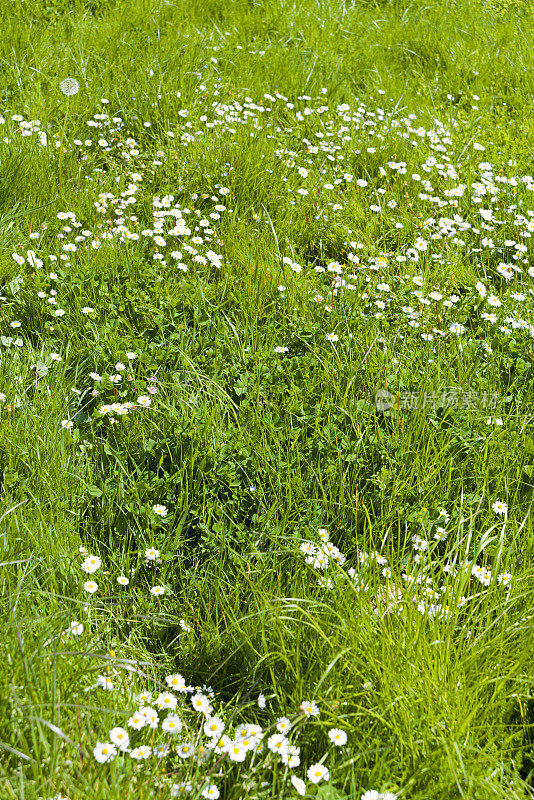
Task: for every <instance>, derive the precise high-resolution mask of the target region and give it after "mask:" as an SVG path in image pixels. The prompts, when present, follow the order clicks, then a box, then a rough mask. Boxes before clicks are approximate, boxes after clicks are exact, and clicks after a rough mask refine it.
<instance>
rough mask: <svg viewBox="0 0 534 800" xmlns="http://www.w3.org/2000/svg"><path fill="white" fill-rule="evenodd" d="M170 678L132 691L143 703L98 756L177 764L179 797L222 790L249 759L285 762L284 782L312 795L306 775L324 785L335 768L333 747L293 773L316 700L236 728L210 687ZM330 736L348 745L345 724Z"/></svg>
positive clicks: (390, 799)
mask: <svg viewBox="0 0 534 800" xmlns="http://www.w3.org/2000/svg"><path fill="white" fill-rule="evenodd" d="M165 683H166V687H165V690H164V691H161V692H159V693H157V694H156V693H153V692H151V691H142V692H141V693H139V694H137V695H136V696H135V697H134V700H135V702H136V704H137V706H138V707H137V708H136V710H134V711H133V712H132V713H131V714H130V715H129V716H128V719H127V721H126V723H125V725H124V727H114V728H112V729H111V730H110V731H109V733H108V736H107V741H105V742H101V741H99V742H97V743H96V745H95V747H94V750H93V754H94V757H95V759H96V761H98V762H99V763H101V764H105V763H108V762H110V761H113V760H115V759H116V758H117V757H118V756H121V757H129V758H130V759H133V760H134V761H147V760H148V759H154V758H156V759H168V760H169V762H171V764H172V767H171V769H170V771H171V770H172V772H173V773H174V774H176V773H181V775H182V776H183V780H182V781H181V782H179V783H176V782H173V781H171V780H170V779H167V784H168V786H169V788H170V791H171V796H174V797H181V796H188V795H189V794H190V793H193V792H197V793H198V792H199V791H200V795H201V796H202V797H204V798H217V797H219V793H220V790H219V788H218V785H217V784H218V783H219V782H220V781H221V780H224V777H225V775H226V774H227V772H228V770H229V769H230V768H231V767H232V765H234V764H242V763H244V762H245V761H247V762H248V770H247V774H248V775H250V774H251V773H252V772H253V771H254V769H256V768H258V769H264V768H269V767H271V768H272V766H273V765H274V764H275V762H279V763H281V765H282V766H283V767H284V771H283V773H282V774H283V778H282V781H283V782H284V783H286V782H287V783H290V784H291V785H292V787H293V788H294V790H295V791H296V792H297V794H299V795H305V794H306V792H307V785H308V784H307V782H308V783H309V784H319V783H322V782H328V781H329V780H330V778H331V771H330V769H329V767H328V766H327V765H326V763H325V762H326V760H327V758H328V754H329V751H328V750H327V751H326V753H325V755H324V756H323V758H322V759H321V760H320V761H319V762H317V763H314V764H310V765H309V766H308V767H307V768H306V769H305V778H302V777H299V776H298V775H297V774H296V772H295V770H297V769H298V768H299V767H302V764H301V751H300V747H299V746H298V745H297V744H296V738H297V735H298V732H299V731H300V730H301V729H302V728H303V726H306V725H308V726H309V725H312V724H313V722H314V720H315V719H317V718H318V717H319V716H320V710H319V707H318V705H317V703H316V702H315V701H312V700H304V701H303V702H302V703H301V704H300V707H299V709H298V710H297V711H296V713H295V714H294V715H293V716H292V717H291V718H290V717H286V716H280V717H278V718H276V720H274V721H273V722H272V723H270V724H269V725H268V726H267V727H265V726H262V725H259V724H257V723H256V722H245V723H240V724H238V725H236V726H235V727H234V728H233V730H232V731H230V730H228V723H227V722H226V721H225V719H224V712H223V713H219V714H216V713H215V709H214V701H215V695H214V692H213V690H212V689H211V688H210V687H194V686H188V685H187V684H186V681H185V679H184V678H183V676H182V675H180V674H179V673H176V674H172V675H167V677H166V678H165ZM257 705H258V707H259V709H260V710H261V711H264V710H265V708H266V705H267V700H266V698H265V697H264V696H263V695H260V696H259V697H258V700H257ZM127 713H129V712H127ZM326 738H327V744H328V745H329V746H330V747H333V748H343V747H344V746H345V745H346V744H347V733H346V731H344V730H342V729H340V728H329V729H328V731H327V735H326ZM199 765H201V767H202V770H199ZM199 772H201V773H202V774H200V775H199ZM375 797H376V798H384V800H395V798H396V795H394V794H392V793H391V792H389V793H385V794H380V793H377V792H375V793H374V794H373V790H370V791H367V792H366V793H364V794H363V795H362V800H369V799H370V798H371V800H372V798H375Z"/></svg>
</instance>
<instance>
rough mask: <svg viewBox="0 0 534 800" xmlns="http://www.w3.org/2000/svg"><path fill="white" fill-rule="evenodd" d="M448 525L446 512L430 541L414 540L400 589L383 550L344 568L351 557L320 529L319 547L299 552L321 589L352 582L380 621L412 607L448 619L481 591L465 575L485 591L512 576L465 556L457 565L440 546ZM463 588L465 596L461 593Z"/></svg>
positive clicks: (363, 553)
mask: <svg viewBox="0 0 534 800" xmlns="http://www.w3.org/2000/svg"><path fill="white" fill-rule="evenodd" d="M495 505H497V503H495V504H494V510H495V511H496V513H499V514H501V513H503V512H502V511H501V510H497V509H496V508H495ZM501 505H504V504H501ZM449 521H450V514H449V513H448V512H447V511H446V510H444V509H441V510H439V511H438V512H437V516H436V519H435V520H434V521H433V522H432V524H431V525H430V526H429V529H430V536H431V538H429V535H428V533H427V536H425V537H423V536H420V535H419V534H414V535H413V536H412V540H411V545H412V549H413V553H412V555H411V556H410V557H409V558H408V561H407V564H406V566H405V570H404V571H403V572H402V574H401V575H398V576H397V577H396V580H397V582H398V583H397V584H396V583H395V577H394V572H393V569H392V568H391V566H389V565H388V558H387V556H386V555H385V554H384V553H380V552H378V551H372V552H368V551H363V550H360V551H358V553H357V557H356V566H351V567H348V568H347V569H339V567H342V566H343V565H344V564H345V562H346V557H345V555H344V554H343V553H342V552H341V551H340V550H339V548H338V547H337V546H336V545H335V544H334V543H333V542H332V541H331V540H330V534H329V532H328V530H327V529H326V528H319V530H318V539H319V542H313V541H304V542H302V544H301V545H300V553H301V555H302V557H303V558H304V559H305V562H306V563H307V564H309V565H310V566H311V567H312V568H313V569H314V570H316V571H317V572H319V576H318V583H319V585H320V586H322V587H324V588H326V589H332V588H333V587H334V585H335V584H336V583H337V582H339V581H340V580H341V581H343V582H348V583H349V584H351V585H352V586H353V588H354V589H355V590H356V591H358V592H362V593H364V594H366V595H367V596H368V598H369V605H370V608H372V610H373V611H374V613H375V614H376V615H377V616H383V615H385V614H389V613H392V612H394V613H398V614H401V613H402V612H403V611H404V610H405V608H406V607H407V604H408V603H410V604H414V605H415V606H416V607H417V609H418V611H419V612H420V613H421V614H422V615H426V616H428V617H433V618H437V617H441V618H444V619H447V618H450V617H451V615H452V611H453V608H454V607H455V606H456V607H457V608H464V607H465V606H467V605H468V603H469V600H470V599H471V598H472V597H473V596H475V595H476V586H474V585H472V584H471V581H469V580H467V581H466V580H465V576H467V577H471V578H473V579H475V580H476V582H477V583H479V584H482V586H483V587H486V588H487V587H489V586H490V585H495V586H498V587H507V586H509V584H510V583H511V581H512V577H513V576H512V574H511V573H510V572H500V573H499V574H497V575H494V574H493V573H492V571H491V569H489V568H488V566H487V565H483V564H477V563H476V562H474V561H473V560H472V559H469V558H468V557H466V556H465V557H459V556H458V555H457V554H456V556H454V557H452V560H451V559H450V558H449V559H446V558H445V556H444V554H443V552H441V553H440V551H439V549H438V547H439V544H440V543H441V542H443V541H445V539H447V538H448V536H449V531H448V530H447V527H446V526H447V524H448V523H449ZM455 579H458V580H457V581H455ZM459 586H461V588H462V590H463V591H464V592H465V593H464V594H462V593H459ZM471 589H472V590H473V591H472V593H470V590H471Z"/></svg>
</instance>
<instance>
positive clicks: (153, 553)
mask: <svg viewBox="0 0 534 800" xmlns="http://www.w3.org/2000/svg"><path fill="white" fill-rule="evenodd" d="M152 512H153V514H154V516H155V517H159V518H160V519H164V518H165V517H166V516H167V515H168V513H169V512H168V509H167V506H164V505H162V504H161V503H155V504H154V505H153V506H152ZM79 552H80V554H81V555H82V556H83V557H84V560H83V561H82V564H81V569H82V570H83V572H85V573H86V574H87V575H94V574H95V573H96V572H98V570H99V569H100V568H101V567H102V559H101V558H100V556H97V555H94V554H92V553H89V552H88V550H87V548H86V547H85V546H84V545H82V546H81V547H80V550H79ZM144 563H145V565H146V566H151V565H152V566H153V567H154V574H155V573H156V570H157V568H158V566H159V565H161V563H162V559H161V552H160V551H159V550H158V549H156V548H155V547H148V548H146V549H145V552H144ZM105 574H106V575H108V574H109V573H108V572H106V573H105ZM116 582H117V584H118V585H119V586H128V585H129V583H130V578H128V577H127V576H126V575H118V576H117V578H116ZM83 588H84V590H85V591H86V592H87V593H88V594H90V595H92V594H95V592H98V590H99V586H98V583H97V582H96V581H95V580H93V579H89V580H86V581H85V582H84V584H83ZM165 591H166V587H165V586H160V585H154V586H152V587H151V588H150V594H151V595H152V596H153V597H161V596H162V595H164V594H165ZM181 627H182V628H183V629H184V630H190V628H189V626H188V625H187V623H186V622H185V621H184V620H181ZM69 630H70V633H73V634H80V633H82V631H83V625H81V624H80V623H79V622H78V621H74V622H73V623H71V627H70V629H69Z"/></svg>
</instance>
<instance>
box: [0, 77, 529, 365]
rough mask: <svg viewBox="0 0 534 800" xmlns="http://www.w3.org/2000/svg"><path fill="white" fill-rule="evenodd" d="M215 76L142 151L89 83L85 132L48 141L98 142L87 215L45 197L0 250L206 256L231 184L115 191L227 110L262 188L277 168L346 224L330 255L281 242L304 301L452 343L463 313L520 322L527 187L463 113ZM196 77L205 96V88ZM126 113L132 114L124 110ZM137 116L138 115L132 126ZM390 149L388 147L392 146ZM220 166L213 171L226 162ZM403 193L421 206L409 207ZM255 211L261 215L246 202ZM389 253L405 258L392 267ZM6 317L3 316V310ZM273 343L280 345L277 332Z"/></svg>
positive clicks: (226, 119)
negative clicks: (20, 247) (406, 110)
mask: <svg viewBox="0 0 534 800" xmlns="http://www.w3.org/2000/svg"><path fill="white" fill-rule="evenodd" d="M220 90H221V86H220V85H219V84H218V83H216V82H215V83H212V84H211V85H210V86H206V85H204V84H202V83H200V84H199V86H198V87H197V90H196V91H197V92H199V93H200V94H202V97H203V98H204V103H205V109H206V113H203V114H197V112H196V111H195V108H193V107H190V108H182V109H180V110H179V111H178V112H177V119H176V124H175V126H174V128H173V129H171V130H169V131H167V132H166V134H165V138H164V140H163V141H162V142H161V144H160V147H161V149H160V150H158V151H157V152H156V156H157V158H156V159H154V158H153V150H152V149H150V150H146V151H145V150H144V141H145V140H144V137H143V134H142V132H139V133H137V134H135V135H134V133H133V132H132V131H128V127H129V126H130V127H131V126H132V125H134V121H133V120H131V121H129V122H128V121H125V120H124V119H123V118H122V117H120V116H116V115H115V116H113V115H112V114H110V113H108V111H107V106H108V104H109V101H108V100H107V99H106V98H102V100H101V105H102V106H103V109H102V111H99V112H98V113H95V114H94V115H93V117H92V118H91V119H89V120H87V123H86V124H87V126H88V127H89V128H90V129H92V130H94V131H95V132H98V135H99V137H100V138H98V140H97V142H95V141H93V139H92V138H91V139H88V138H86V139H81V138H77V139H72V141H69V140H67V141H64V142H63V144H64V146H66V147H67V148H70V149H72V150H73V151H75V152H77V154H78V158H79V159H80V160H81V161H82V163H85V162H86V163H87V164H88V165H89V164H91V159H92V158H94V156H93V153H94V150H95V147H97V148H98V159H96V160H97V161H98V164H99V166H95V167H93V168H92V174H88V175H86V176H85V178H86V181H87V182H88V183H87V192H89V194H91V192H92V191H94V192H95V199H94V200H93V205H94V208H95V213H96V214H97V215H98V216H100V217H102V219H100V220H98V219H96V220H89V219H86V220H78V219H77V216H76V213H75V212H74V211H62V212H59V214H58V215H57V216H58V218H59V220H60V221H62V222H64V223H65V224H64V225H63V226H62V228H61V229H59V230H56V229H55V228H54V227H50V228H49V227H48V224H47V223H44V224H43V225H42V227H41V229H39V230H36V231H34V232H31V233H30V234H29V235H30V238H31V239H33V240H34V241H33V242H32V246H31V248H30V249H28V250H27V251H26V253H25V254H22V253H13V258H14V259H15V260H16V261H17V263H18V264H19V265H21V266H22V265H24V264H27V265H28V266H29V267H30V268H33V269H35V270H39V269H42V267H43V264H44V261H45V259H46V258H47V257H48V258H49V259H52V260H54V261H57V260H58V259H59V260H60V261H61V260H62V261H63V264H64V265H65V266H66V265H68V264H69V262H70V260H71V259H72V258H76V257H77V254H78V251H80V250H83V249H84V248H87V247H88V248H89V249H98V248H100V247H101V246H103V245H105V244H106V243H109V244H111V245H113V247H116V246H128V247H132V246H135V247H139V248H142V250H143V252H144V253H145V255H146V257H147V258H150V259H152V260H154V261H155V262H157V263H158V268H162V269H164V268H167V269H177V270H182V271H184V272H186V271H188V270H190V269H192V268H193V267H194V268H195V269H199V268H200V269H202V268H205V269H206V268H210V267H215V268H216V269H221V268H222V266H223V263H224V258H223V255H222V254H221V253H219V252H216V251H215V250H213V249H212V247H211V243H212V242H215V243H218V244H219V245H221V246H224V241H223V239H221V235H222V234H221V230H220V229H219V224H220V220H221V219H222V215H223V214H224V213H225V212H226V211H227V210H228V209H227V200H228V197H229V196H231V190H230V189H229V188H228V187H227V186H224V185H223V184H221V183H216V184H213V185H212V188H211V189H209V190H208V191H206V192H204V193H202V194H199V193H193V194H191V195H190V197H189V200H188V202H190V204H193V205H194V204H195V203H196V204H197V207H196V208H194V207H193V208H190V207H188V205H187V204H184V203H183V202H182V201H180V202H178V200H177V196H178V195H180V196H182V195H183V193H184V192H183V187H182V186H177V187H176V190H175V194H166V195H153V196H152V200H151V206H152V216H151V219H147V218H144V217H143V216H142V214H141V212H139V213H140V214H141V216H138V215H137V214H133V213H130V212H132V211H133V210H134V209H133V208H131V206H136V204H137V205H140V203H139V201H140V200H141V199H143V201H144V200H145V199H147V198H146V197H145V193H144V192H143V188H142V187H143V181H145V180H146V179H148V178H150V179H151V180H154V178H155V177H156V176H157V170H158V168H159V167H160V166H161V165H163V164H165V163H166V162H167V161H175V160H176V159H180V158H182V157H183V155H181V154H183V153H184V152H185V154H187V149H186V150H185V151H184V149H183V144H184V143H185V144H187V143H192V142H194V141H197V140H198V139H202V140H204V141H207V140H208V139H222V138H228V137H231V138H232V139H234V138H235V135H236V127H237V126H239V125H241V126H243V127H244V128H246V129H247V130H249V131H250V133H251V135H252V136H253V137H258V136H264V137H266V138H267V137H269V138H270V139H271V140H273V142H272V144H273V145H274V154H275V158H276V159H278V161H279V169H278V170H275V169H273V167H272V166H268V164H267V162H265V169H264V170H263V171H264V173H265V179H266V180H270V181H273V189H274V187H275V186H276V191H277V192H279V191H281V190H280V188H279V186H280V183H281V184H284V183H285V184H286V189H287V197H288V198H291V199H290V200H288V203H289V205H291V204H293V205H294V204H296V203H300V204H304V206H305V208H308V206H309V207H310V208H313V211H314V212H316V213H315V216H316V217H318V218H321V219H323V220H324V221H326V223H329V224H331V225H332V227H333V228H334V229H335V230H336V231H341V232H342V234H343V235H344V236H345V237H346V241H344V243H343V250H344V255H343V257H341V258H339V260H337V261H331V262H330V263H321V262H319V263H317V262H313V263H309V264H301V263H299V262H298V261H296V260H295V259H294V258H293V257H289V256H284V258H283V260H282V269H283V270H284V273H285V274H286V275H287V276H288V277H289V276H293V279H294V280H301V281H304V283H301V284H299V286H300V288H301V289H302V290H303V291H305V292H306V291H307V292H308V293H309V297H310V302H311V303H312V304H318V305H321V306H322V307H323V308H324V310H325V311H326V312H327V313H332V312H333V311H335V308H336V304H337V303H339V302H341V301H343V300H346V299H347V297H348V296H351V302H354V303H355V304H356V305H357V307H358V311H359V313H360V314H362V315H364V316H374V317H375V318H376V319H379V320H380V319H381V320H383V321H384V325H386V324H389V323H391V322H395V324H396V325H400V326H401V329H404V332H403V333H402V335H403V336H405V335H408V334H410V333H417V334H418V335H420V336H421V338H422V339H423V340H425V341H432V340H434V339H436V338H440V337H453V338H456V337H460V339H461V340H462V341H461V344H462V346H464V344H465V342H464V340H465V339H466V338H467V339H468V338H469V335H470V331H471V330H472V329H473V325H474V324H475V323H476V325H478V326H479V327H480V329H481V331H482V332H483V338H484V339H487V338H488V337H489V336H490V335H491V337H495V336H504V337H509V336H512V335H513V336H521V335H523V336H525V335H526V336H527V337H532V336H533V335H534V314H533V308H532V304H533V298H534V288H533V287H532V285H531V284H532V279H533V278H534V265H532V266H531V265H530V261H529V241H528V240H529V239H530V238H531V237H532V234H533V232H534V209H529V208H527V207H526V206H527V205H528V204H529V202H530V204H531V205H534V202H533V194H534V177H533V176H532V175H528V174H526V175H520V174H516V173H515V171H514V169H513V168H514V166H516V165H515V162H514V161H513V160H511V159H509V160H508V161H507V162H506V165H505V166H504V167H503V166H499V161H500V160H502V159H499V156H500V155H501V156H502V154H500V153H495V154H494V161H495V160H497V164H496V163H494V162H492V161H489V160H486V161H481V160H480V158H481V156H480V153H481V152H482V151H484V150H485V149H486V147H485V145H483V144H481V143H480V142H477V141H475V142H472V143H471V145H470V146H469V147H468V148H467V151H466V148H465V147H464V139H465V130H464V126H465V124H467V123H465V122H464V121H461V120H454V119H453V120H452V121H450V122H449V123H448V124H447V125H445V124H443V123H442V122H441V121H439V120H437V119H436V120H434V121H433V122H432V124H430V125H429V124H426V125H422V124H419V123H418V122H417V115H416V114H415V113H410V114H408V115H406V116H400V115H399V113H398V111H397V110H396V106H395V104H394V102H393V101H392V100H391V101H390V103H389V110H388V108H384V107H382V106H384V105H387V104H386V103H385V101H384V100H382V99H380V98H377V104H376V105H373V106H369V105H368V104H366V103H364V102H360V101H357V102H355V103H354V104H352V105H350V104H348V103H343V104H337V105H332V104H330V103H329V102H328V100H327V90H326V89H322V90H321V92H320V93H319V94H318V95H317V96H316V97H315V98H312V97H311V96H308V95H302V96H299V97H298V98H296V102H293V101H292V100H290V99H289V98H287V97H285V96H284V95H282V94H281V93H280V92H274V93H265V95H264V97H263V98H262V99H261V100H259V102H258V101H256V102H255V101H254V100H253V99H252V98H250V97H248V96H245V97H244V98H242V99H239V100H237V99H235V100H232V101H230V102H227V103H222V102H221V101H220V98H219V95H220ZM210 93H211V95H212V97H213V102H212V105H211V109H210V108H209V103H208V102H206V101H205V98H206V97H209V95H210ZM281 107H282V108H283V115H284V119H285V121H286V122H285V124H283V125H281V124H280V108H281ZM0 119H1V121H2V124H5V125H6V126H8V127H10V133H11V134H12V135H15V134H16V133H17V131H18V133H19V134H20V135H21V136H26V137H29V136H30V135H31V134H32V133H37V134H38V135H39V136H41V134H42V131H41V124H40V123H39V121H38V120H25V119H24V118H23V116H22V115H20V114H12V115H8V118H7V119H6V118H4V117H1V118H0ZM193 120H194V121H193ZM136 124H137V127H140V125H139V121H137V123H136ZM469 124H470V123H469ZM150 126H151V123H150V122H149V121H148V120H147V121H145V122H144V123H143V125H142V126H141V127H142V128H149V127H150ZM195 127H196V130H195ZM314 127H315V131H313V128H314ZM40 131H41V133H39V132H40ZM45 138H46V142H45V144H46V145H47V146H48V145H49V144H51V143H52V142H53V141H54V136H53V135H50V134H49V135H48V136H46V135H45ZM43 141H44V140H43ZM56 143H57V142H56ZM180 148H181V149H180ZM53 151H54V152H53V157H54V158H55V157H57V153H56V152H55V148H53ZM392 152H399V153H402V157H393V158H392V157H391V153H392ZM403 159H404V160H403ZM103 163H106V164H107V169H105V170H104V167H103V166H102V164H103ZM349 164H350V165H351V168H350V169H349V168H348V165H349ZM125 165H128V167H127V170H126V171H125V170H124V166H125ZM225 166H227V170H226V173H227V174H228V172H230V171H231V170H232V166H231V165H230V164H228V165H225ZM111 167H112V169H111ZM89 171H90V172H91V170H89ZM261 171H262V170H261V165H260V173H261ZM278 173H279V174H278ZM284 173H285V174H284ZM223 174H224V173H223ZM275 181H276V183H275ZM113 184H115V185H113ZM111 189H113V191H111ZM414 199H417V206H418V208H420V209H422V210H421V211H420V213H419V216H417V217H415V216H414V213H413V200H414ZM306 204H307V205H306ZM356 209H357V210H358V212H360V211H361V210H362V209H363V210H366V211H367V213H368V214H369V215H370V217H373V216H376V217H377V219H380V221H381V222H380V224H381V226H382V228H384V227H385V228H386V229H387V231H388V234H387V237H386V238H387V240H388V247H387V248H386V247H384V248H383V249H382V250H378V249H377V247H376V245H374V244H373V245H368V244H365V243H364V242H359V241H357V239H352V238H351V237H353V236H354V230H353V227H354V224H355V223H354V222H353V221H352V218H353V216H354V211H355V210H356ZM425 209H428V212H427V213H425ZM445 209H447V213H445ZM230 210H231V209H230ZM255 217H256V218H257V219H258V220H261V219H262V216H261V214H255ZM265 222H266V223H268V224H270V223H271V220H270V219H269V220H268V219H265ZM35 240H37V242H35ZM177 241H178V242H179V244H178V245H176V242H177ZM35 247H36V248H37V250H39V253H37V252H36V249H34V248H35ZM44 250H46V251H47V253H48V255H46V253H45V252H42V251H44ZM460 259H461V260H462V262H464V263H466V264H469V265H470V266H471V267H472V271H473V273H474V274H476V279H474V280H473V281H472V283H471V284H470V285H469V284H467V285H463V286H460V285H459V284H458V282H457V281H456V280H455V279H454V277H453V274H454V264H455V263H457V262H458V261H459V260H460ZM402 265H404V268H405V269H406V268H408V269H407V271H406V272H405V273H404V274H399V267H402ZM283 288H284V289H285V288H286V287H283ZM40 296H41V297H42V299H43V301H44V302H47V303H49V304H50V305H51V313H52V315H53V316H54V317H55V318H60V317H62V316H64V315H65V314H66V313H67V312H66V310H65V309H64V308H58V307H56V306H57V303H58V299H57V297H56V295H55V294H53V291H52V292H49V293H46V292H44V291H42V292H40ZM89 309H91V307H90V306H86V307H84V309H83V311H84V313H87V314H90V313H93V309H91V310H89ZM17 323H19V324H20V321H19V320H16V319H14V320H12V321H11V323H10V324H12V325H16V324H17ZM326 336H327V339H328V341H330V342H332V343H335V342H337V341H338V340H339V333H337V332H336V331H335V330H330V331H327V332H326ZM488 346H489V345H488ZM277 352H280V353H282V352H287V351H286V349H285V348H284V346H283V345H280V347H279V348H277Z"/></svg>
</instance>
